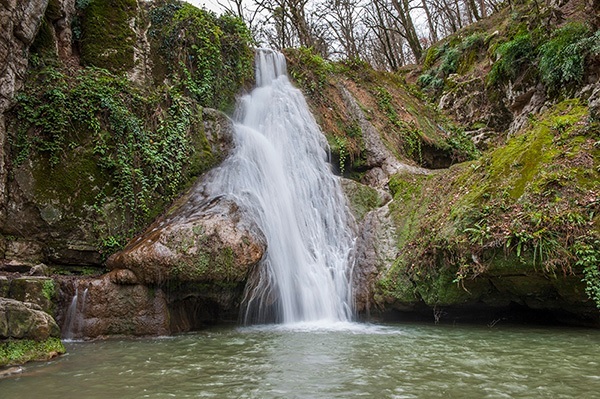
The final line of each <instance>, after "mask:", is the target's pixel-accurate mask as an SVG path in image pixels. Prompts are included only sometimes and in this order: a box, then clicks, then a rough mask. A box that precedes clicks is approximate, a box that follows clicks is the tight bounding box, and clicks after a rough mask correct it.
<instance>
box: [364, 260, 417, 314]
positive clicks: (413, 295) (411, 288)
mask: <svg viewBox="0 0 600 399" xmlns="http://www.w3.org/2000/svg"><path fill="white" fill-rule="evenodd" d="M374 299H375V301H376V302H377V303H379V304H380V306H383V305H384V304H385V303H386V302H394V303H395V304H396V305H399V304H413V303H415V302H417V301H418V299H419V297H418V295H417V290H416V288H415V285H414V284H413V282H412V281H411V280H410V278H409V275H408V273H407V272H406V268H405V266H404V265H403V264H402V263H401V260H400V259H398V260H396V262H395V263H394V265H393V266H392V268H391V269H390V270H389V271H388V272H387V273H386V274H385V275H384V276H383V277H382V278H380V279H379V280H378V281H377V286H376V290H375V298H374Z"/></svg>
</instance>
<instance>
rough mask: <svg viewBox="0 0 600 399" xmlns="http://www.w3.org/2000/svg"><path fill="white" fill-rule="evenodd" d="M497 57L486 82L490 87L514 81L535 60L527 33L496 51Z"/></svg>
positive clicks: (533, 46) (533, 49)
mask: <svg viewBox="0 0 600 399" xmlns="http://www.w3.org/2000/svg"><path fill="white" fill-rule="evenodd" d="M496 55H497V56H498V57H499V58H498V60H497V61H496V62H495V63H494V66H493V67H492V70H491V71H490V74H489V75H488V82H489V83H490V84H492V85H494V84H498V83H500V82H506V81H509V80H514V79H515V78H516V77H517V76H518V75H519V74H520V73H521V72H522V71H523V69H524V67H525V66H528V65H530V64H531V63H532V61H533V60H534V59H535V45H534V44H533V40H532V38H531V35H530V34H529V33H521V34H518V35H517V36H515V37H514V38H513V39H512V40H511V41H509V42H506V43H504V44H501V45H500V46H498V48H497V49H496Z"/></svg>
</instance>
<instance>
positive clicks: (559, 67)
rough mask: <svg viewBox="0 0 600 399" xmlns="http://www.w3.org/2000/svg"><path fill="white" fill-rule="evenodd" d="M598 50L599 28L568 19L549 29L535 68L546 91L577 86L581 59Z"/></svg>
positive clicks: (583, 63) (582, 72) (581, 63)
mask: <svg viewBox="0 0 600 399" xmlns="http://www.w3.org/2000/svg"><path fill="white" fill-rule="evenodd" d="M599 54H600V31H596V32H595V33H594V34H591V29H590V28H589V27H588V26H587V25H584V24H581V23H570V24H567V25H565V26H563V27H562V28H560V29H557V30H556V31H554V32H553V34H552V38H551V39H550V40H548V41H547V42H546V43H544V44H543V45H542V46H540V48H539V71H540V78H541V80H542V82H543V83H544V84H545V85H546V88H547V89H548V91H549V92H550V93H558V92H559V91H561V90H565V89H569V88H573V87H577V86H578V85H580V84H581V83H582V82H583V76H584V73H585V61H586V59H588V57H589V56H590V55H599Z"/></svg>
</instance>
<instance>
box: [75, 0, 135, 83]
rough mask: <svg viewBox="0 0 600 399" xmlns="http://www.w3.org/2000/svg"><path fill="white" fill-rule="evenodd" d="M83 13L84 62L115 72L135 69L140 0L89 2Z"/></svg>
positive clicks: (82, 48)
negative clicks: (136, 32) (135, 21)
mask: <svg viewBox="0 0 600 399" xmlns="http://www.w3.org/2000/svg"><path fill="white" fill-rule="evenodd" d="M81 3H84V7H83V9H81V17H80V23H81V35H80V40H79V46H80V51H81V62H82V63H83V64H84V65H87V66H95V67H99V68H105V69H108V70H110V71H113V72H123V71H128V70H130V69H131V68H132V67H133V53H134V50H133V47H134V45H135V42H136V34H135V32H134V30H133V29H132V28H131V24H132V21H134V20H135V17H136V14H137V2H136V0H89V1H86V2H81Z"/></svg>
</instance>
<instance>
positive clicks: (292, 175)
mask: <svg viewBox="0 0 600 399" xmlns="http://www.w3.org/2000/svg"><path fill="white" fill-rule="evenodd" d="M256 77H257V78H256V79H257V87H256V88H255V89H254V90H253V91H252V92H251V93H250V94H249V95H246V96H244V97H243V98H242V99H241V100H240V103H239V107H238V109H237V111H236V120H237V123H236V125H235V141H236V149H235V152H234V154H233V155H232V156H231V157H230V158H229V159H228V160H227V161H225V163H224V164H223V165H222V167H221V168H220V169H219V170H218V171H217V172H216V174H215V175H214V180H213V183H211V185H209V187H208V190H209V193H210V194H211V195H214V196H216V195H226V196H231V197H233V198H234V199H235V201H236V202H237V203H238V204H240V205H241V206H243V207H244V208H245V209H247V210H248V211H249V213H250V214H251V215H253V216H254V217H256V221H257V223H258V226H259V227H260V228H261V230H262V231H263V233H264V234H265V237H266V239H267V246H268V248H267V253H266V255H265V257H264V258H263V260H262V263H261V265H260V266H259V267H260V270H259V272H258V277H257V278H255V279H254V281H251V282H250V283H249V285H248V287H247V290H246V294H245V299H244V303H243V309H244V310H243V314H242V319H243V321H244V322H245V323H246V324H249V323H265V322H273V321H275V322H281V323H297V322H307V321H311V322H315V321H329V322H340V321H349V320H351V319H352V315H353V306H352V292H351V291H352V290H351V263H352V259H351V257H352V254H351V253H352V248H353V240H354V238H353V233H352V228H351V227H350V226H351V225H352V223H353V220H352V217H351V216H350V215H349V212H348V209H347V206H346V202H345V198H344V196H343V193H342V189H341V185H340V182H339V179H338V178H337V177H336V176H334V175H333V173H332V172H331V168H330V165H329V164H328V163H327V149H328V147H327V142H326V140H325V137H324V136H323V134H322V133H321V131H320V129H319V127H318V125H317V123H316V121H315V119H314V117H313V115H312V114H311V113H310V111H309V108H308V106H307V104H306V100H305V99H304V97H303V95H302V93H301V92H300V91H299V90H298V89H296V88H295V87H293V85H292V84H291V83H290V81H289V80H288V77H287V75H286V64H285V58H284V56H283V55H282V54H281V53H277V52H274V51H271V50H258V52H257V55H256Z"/></svg>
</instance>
